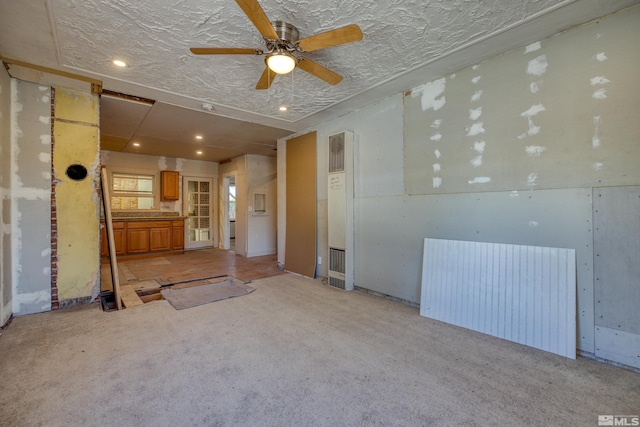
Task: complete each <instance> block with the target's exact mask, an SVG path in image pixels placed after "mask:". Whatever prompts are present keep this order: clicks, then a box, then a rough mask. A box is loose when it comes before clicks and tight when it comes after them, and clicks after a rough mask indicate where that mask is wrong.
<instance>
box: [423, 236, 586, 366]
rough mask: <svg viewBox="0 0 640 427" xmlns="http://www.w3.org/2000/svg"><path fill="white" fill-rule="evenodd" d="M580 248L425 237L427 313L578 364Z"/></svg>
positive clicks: (424, 280) (424, 302)
mask: <svg viewBox="0 0 640 427" xmlns="http://www.w3.org/2000/svg"><path fill="white" fill-rule="evenodd" d="M575 262H576V261H575V250H574V249H561V248H546V247H539V246H522V245H509V244H502V243H484V242H466V241H459V240H442V239H424V254H423V264H422V294H421V297H420V314H421V315H422V316H425V317H430V318H432V319H436V320H440V321H443V322H447V323H451V324H454V325H457V326H462V327H464V328H468V329H472V330H474V331H478V332H483V333H486V334H489V335H493V336H497V337H499V338H503V339H506V340H509V341H514V342H517V343H520V344H525V345H528V346H531V347H536V348H539V349H542V350H546V351H549V352H552V353H556V354H560V355H562V356H566V357H570V358H572V359H575V357H576V265H575Z"/></svg>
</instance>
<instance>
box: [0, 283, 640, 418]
mask: <svg viewBox="0 0 640 427" xmlns="http://www.w3.org/2000/svg"><path fill="white" fill-rule="evenodd" d="M251 286H252V287H254V288H256V292H253V293H252V294H250V295H247V296H244V297H242V298H230V299H226V300H224V301H218V302H216V303H214V304H205V305H200V306H198V307H193V308H190V309H189V310H175V309H174V308H173V307H171V305H170V304H169V303H168V302H167V301H163V300H161V301H153V302H150V303H148V304H144V305H142V306H139V307H135V308H132V309H125V310H121V311H113V312H103V311H102V309H101V308H100V307H99V305H97V304H94V305H91V306H84V307H78V308H71V309H66V310H61V311H59V312H50V313H43V314H37V315H31V316H22V317H18V318H16V319H14V321H13V323H12V324H11V326H10V327H9V328H8V329H7V330H6V331H5V332H4V333H3V334H2V336H0V425H2V426H5V425H6V426H40V425H43V426H64V427H68V426H83V427H84V426H118V427H120V426H154V427H155V426H233V427H236V426H278V427H281V426H509V427H512V426H597V423H598V415H607V414H638V413H639V412H640V375H639V374H637V373H635V372H631V371H628V370H624V369H620V368H616V367H613V366H609V365H606V364H603V363H599V362H596V361H593V360H588V359H584V358H578V359H577V360H571V359H566V358H564V357H561V356H557V355H554V354H550V353H546V352H544V351H541V350H536V349H533V348H529V347H524V346H522V345H518V344H516V343H512V342H507V341H504V340H501V339H498V338H495V337H490V336H486V335H482V334H480V333H477V332H473V331H468V330H465V329H462V328H458V327H455V326H452V325H447V324H444V323H441V322H437V321H434V320H431V319H427V318H424V317H420V316H419V314H418V309H417V308H412V307H407V306H405V305H402V304H399V303H395V302H392V301H388V300H385V299H383V298H379V297H374V296H371V295H367V294H363V293H360V292H344V291H339V290H336V289H333V288H329V287H327V286H325V285H323V284H322V283H320V282H319V281H314V280H309V279H304V278H301V277H298V276H295V275H292V274H283V275H280V276H274V277H270V278H267V279H260V280H254V281H252V282H251Z"/></svg>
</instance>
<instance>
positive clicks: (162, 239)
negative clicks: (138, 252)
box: [149, 227, 171, 252]
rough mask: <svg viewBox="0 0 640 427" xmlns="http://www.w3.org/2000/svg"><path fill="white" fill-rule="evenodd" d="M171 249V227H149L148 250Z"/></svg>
mask: <svg viewBox="0 0 640 427" xmlns="http://www.w3.org/2000/svg"><path fill="white" fill-rule="evenodd" d="M170 250H171V227H162V228H150V229H149V251H151V252H160V251H170Z"/></svg>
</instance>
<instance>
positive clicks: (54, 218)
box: [51, 87, 60, 310]
mask: <svg viewBox="0 0 640 427" xmlns="http://www.w3.org/2000/svg"><path fill="white" fill-rule="evenodd" d="M55 110H56V90H55V88H53V87H52V88H51V310H58V309H59V308H60V302H59V301H58V212H57V209H56V177H55V173H54V170H53V165H54V162H55V160H54V158H53V147H54V145H55V143H56V137H55V134H54V132H53V126H54V122H55V117H56V115H55Z"/></svg>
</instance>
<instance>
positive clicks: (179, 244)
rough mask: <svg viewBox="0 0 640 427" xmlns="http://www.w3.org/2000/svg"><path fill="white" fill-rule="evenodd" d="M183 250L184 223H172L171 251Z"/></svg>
mask: <svg viewBox="0 0 640 427" xmlns="http://www.w3.org/2000/svg"><path fill="white" fill-rule="evenodd" d="M183 249H184V221H172V226H171V250H174V251H178V250H183Z"/></svg>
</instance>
